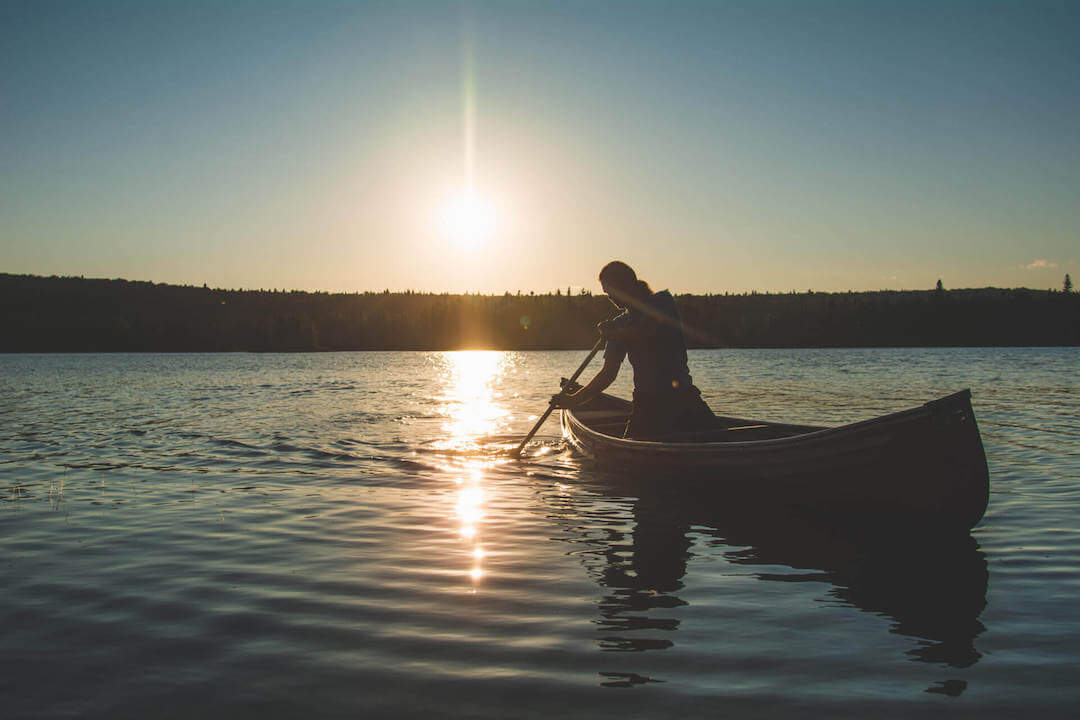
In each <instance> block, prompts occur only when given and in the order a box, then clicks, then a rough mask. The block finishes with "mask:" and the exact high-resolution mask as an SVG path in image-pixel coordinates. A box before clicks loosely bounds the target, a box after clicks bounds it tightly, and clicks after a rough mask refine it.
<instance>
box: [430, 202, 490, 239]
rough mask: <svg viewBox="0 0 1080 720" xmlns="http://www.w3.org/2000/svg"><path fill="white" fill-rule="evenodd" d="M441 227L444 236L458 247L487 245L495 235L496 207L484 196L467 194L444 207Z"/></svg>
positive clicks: (440, 216) (441, 215)
mask: <svg viewBox="0 0 1080 720" xmlns="http://www.w3.org/2000/svg"><path fill="white" fill-rule="evenodd" d="M439 225H440V227H441V230H442V233H443V235H445V236H446V238H447V239H449V240H451V241H452V242H454V243H455V244H456V245H458V246H461V247H473V246H475V245H480V244H482V243H486V242H488V241H489V240H491V238H492V237H493V236H494V235H495V206H494V205H493V204H492V203H491V201H490V200H488V199H487V198H485V197H483V196H482V195H478V194H477V193H475V192H466V193H464V194H462V195H460V196H458V197H456V198H454V199H453V200H451V201H450V202H448V203H447V204H446V205H445V206H444V207H443V209H442V212H441V213H440V215H439Z"/></svg>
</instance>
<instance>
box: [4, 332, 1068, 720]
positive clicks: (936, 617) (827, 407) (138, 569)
mask: <svg viewBox="0 0 1080 720" xmlns="http://www.w3.org/2000/svg"><path fill="white" fill-rule="evenodd" d="M584 354H585V353H584V352H527V353H503V352H456V353H455V352H450V353H442V352H431V353H424V352H411V353H394V352H372V353H327V354H281V355H278V354H273V355H257V354H206V355H201V354H196V355H152V354H147V355H136V354H131V355H129V354H101V355H2V356H0V496H2V497H3V499H4V503H3V505H2V506H0V551H2V552H0V582H2V587H3V592H2V594H0V618H2V619H3V632H2V634H0V702H2V704H3V706H4V708H5V709H4V711H3V716H4V717H6V718H30V717H34V718H60V717H109V718H117V717H133V718H134V717H148V716H149V717H192V716H196V715H197V716H199V717H201V718H219V717H220V718H235V717H246V716H256V715H257V716H259V717H299V716H303V717H337V716H341V717H346V716H348V717H364V716H368V717H371V716H374V717H390V716H393V717H421V716H423V717H427V716H433V715H434V716H448V717H476V718H505V717H538V718H539V717H543V718H549V717H553V716H554V717H582V718H603V717H613V718H615V717H617V718H631V717H641V718H657V717H675V716H678V717H680V718H685V717H710V718H712V717H723V716H731V717H770V718H777V717H779V718H786V717H871V716H872V717H898V718H899V717H912V716H914V715H915V714H916V713H918V714H920V716H923V715H930V716H941V717H965V716H970V717H1012V716H1015V715H1018V714H1020V713H1032V714H1038V715H1039V716H1040V717H1071V716H1073V713H1075V711H1076V708H1077V707H1078V706H1080V682H1078V679H1080V602H1077V598H1078V597H1080V522H1078V518H1080V349H1078V348H1046V349H1043V348H978V349H968V348H960V349H866V350H861V349H854V350H701V351H692V352H691V353H690V365H691V372H692V374H693V376H694V380H695V383H696V384H697V385H698V386H699V387H700V388H701V389H702V391H703V395H704V396H705V398H706V400H707V401H708V402H709V404H710V405H711V406H712V407H713V409H714V410H715V411H716V412H717V413H720V414H725V415H738V416H743V417H751V418H764V419H775V420H784V421H789V422H804V423H811V424H840V423H845V422H850V421H855V420H862V419H867V418H871V417H875V416H877V415H881V414H884V413H888V412H892V411H896V410H901V409H905V408H907V407H912V406H915V405H919V404H921V403H923V402H925V401H927V400H930V399H933V398H935V397H939V396H942V395H945V394H948V393H951V392H954V391H957V390H960V389H963V388H967V387H969V388H971V390H972V393H973V406H974V409H975V413H976V417H977V419H978V422H979V427H980V429H981V431H982V437H983V442H984V445H985V447H986V453H987V459H988V462H989V466H990V473H991V476H990V477H991V494H990V504H989V507H988V509H987V513H986V515H985V517H984V518H983V520H982V521H981V522H980V524H979V525H978V526H977V527H976V528H975V529H974V530H973V531H972V532H971V533H970V536H967V537H962V538H957V539H956V540H955V541H953V542H949V543H947V544H946V545H945V546H943V547H942V546H938V547H933V546H931V547H927V545H926V543H923V542H920V535H921V533H920V528H919V527H912V528H910V531H909V532H908V533H906V534H904V535H902V536H898V537H895V538H893V539H892V540H893V541H894V542H891V543H889V545H888V546H887V547H881V548H879V547H874V548H867V547H863V546H860V544H859V543H858V542H857V541H855V540H854V539H851V538H846V537H844V536H843V535H842V534H837V533H834V532H832V531H831V530H830V529H829V528H813V527H807V528H795V529H790V530H791V531H789V532H779V533H778V532H776V531H775V529H770V528H768V527H762V526H759V525H758V524H757V523H756V522H732V521H729V520H712V519H710V515H709V513H707V512H705V511H706V510H708V509H709V508H702V507H695V503H694V500H693V499H690V500H689V501H687V500H686V499H685V498H679V497H678V491H677V483H676V484H673V483H671V482H667V481H666V479H664V478H658V480H657V483H656V487H655V488H649V487H646V488H645V489H642V488H641V487H640V486H638V485H635V486H632V487H624V486H623V485H621V484H620V479H621V478H620V477H619V476H618V475H617V474H615V473H613V472H612V471H602V470H600V469H597V468H594V467H592V466H590V464H589V463H588V462H587V461H586V460H585V459H583V458H579V457H575V456H573V455H571V454H570V453H569V452H567V451H566V449H565V447H564V444H563V442H562V440H561V438H560V437H559V435H558V433H559V428H558V420H557V418H555V417H553V418H552V419H551V420H549V421H548V424H547V425H546V426H545V428H544V429H543V430H542V431H541V433H540V434H539V435H538V436H537V439H536V442H535V443H534V444H533V445H531V446H530V448H529V450H528V453H527V455H528V456H527V457H526V458H525V459H524V460H522V461H520V462H519V461H511V460H509V459H508V458H507V456H506V450H507V449H508V448H511V447H513V446H514V444H515V442H514V441H515V439H520V438H521V436H523V435H524V433H525V432H527V430H528V429H529V427H531V425H532V423H533V422H534V421H535V418H536V417H537V416H538V415H539V413H540V412H541V411H542V410H543V409H544V407H545V406H546V402H547V398H548V397H549V396H550V394H551V393H552V392H554V391H555V390H557V388H558V378H559V377H560V376H564V375H569V374H570V373H572V372H573V370H574V369H575V368H576V367H577V365H578V363H579V362H580V361H581V359H582V358H583V357H584ZM598 368H599V363H597V364H596V365H595V366H594V367H593V370H596V369H598ZM630 375H631V373H630V369H629V367H627V368H625V369H624V370H623V372H622V374H621V376H620V378H619V380H618V381H617V383H616V386H615V389H614V390H613V391H612V392H616V393H617V394H623V395H627V394H628V392H629V385H630ZM726 510H727V511H728V512H727V513H726V516H728V517H730V516H731V515H733V514H734V515H738V514H739V512H740V509H739V508H737V507H736V508H726Z"/></svg>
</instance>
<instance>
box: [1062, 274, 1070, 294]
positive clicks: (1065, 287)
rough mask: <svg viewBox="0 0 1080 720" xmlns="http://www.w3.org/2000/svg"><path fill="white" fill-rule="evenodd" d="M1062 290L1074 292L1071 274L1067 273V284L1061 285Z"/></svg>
mask: <svg viewBox="0 0 1080 720" xmlns="http://www.w3.org/2000/svg"><path fill="white" fill-rule="evenodd" d="M1061 290H1062V291H1063V292H1072V278H1071V277H1069V273H1065V282H1064V283H1062V284H1061Z"/></svg>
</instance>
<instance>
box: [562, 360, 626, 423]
mask: <svg viewBox="0 0 1080 720" xmlns="http://www.w3.org/2000/svg"><path fill="white" fill-rule="evenodd" d="M621 365H622V357H621V356H619V357H617V358H616V357H607V356H605V358H604V367H602V368H601V369H600V372H598V373H596V376H595V377H594V378H593V379H592V380H590V381H589V382H588V384H587V385H586V386H585V387H583V388H581V389H580V390H578V391H577V392H576V393H571V394H569V395H567V394H566V393H559V394H558V395H556V396H555V397H554V398H552V399H553V400H554V401H555V407H558V408H566V409H568V410H569V409H573V408H576V407H580V406H581V405H584V404H585V403H587V402H589V401H590V400H592V399H593V398H594V397H596V396H597V395H599V394H600V393H602V392H604V391H605V390H607V388H608V386H609V385H611V383H613V382H615V378H616V377H618V375H619V366H621Z"/></svg>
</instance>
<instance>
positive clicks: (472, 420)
mask: <svg viewBox="0 0 1080 720" xmlns="http://www.w3.org/2000/svg"><path fill="white" fill-rule="evenodd" d="M441 359H442V361H443V362H444V367H445V370H444V373H443V382H444V386H445V392H444V394H443V395H442V396H440V397H439V400H440V401H441V402H442V408H441V409H440V412H442V414H443V415H444V416H445V417H446V422H445V423H444V424H443V430H445V431H446V434H447V437H446V438H445V439H444V440H442V441H441V442H440V443H438V446H439V447H441V448H442V449H456V450H470V449H476V448H477V441H478V440H480V439H482V438H484V437H489V436H491V435H494V434H496V433H497V432H499V431H501V430H505V429H506V427H507V426H508V424H509V422H510V420H511V415H510V413H509V411H508V410H507V409H506V408H505V407H503V406H502V405H501V404H500V403H499V400H500V398H501V397H502V394H501V393H500V392H499V390H498V387H497V386H498V384H499V380H501V379H502V377H503V376H504V375H505V374H506V371H507V370H508V369H509V367H510V365H511V364H512V355H511V354H510V353H503V352H491V351H486V350H465V351H460V352H447V353H442V358H441Z"/></svg>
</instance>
